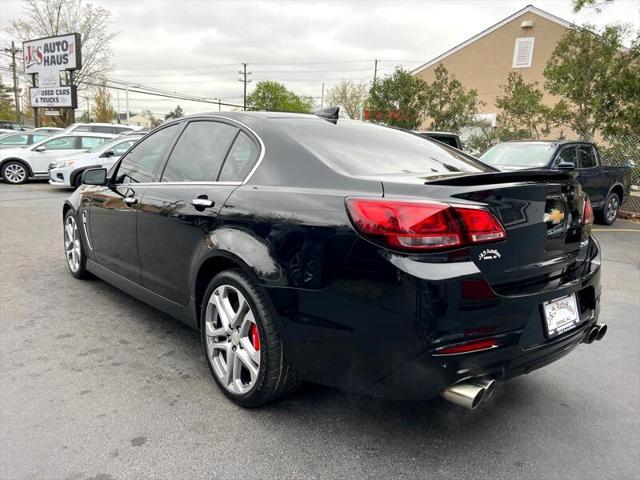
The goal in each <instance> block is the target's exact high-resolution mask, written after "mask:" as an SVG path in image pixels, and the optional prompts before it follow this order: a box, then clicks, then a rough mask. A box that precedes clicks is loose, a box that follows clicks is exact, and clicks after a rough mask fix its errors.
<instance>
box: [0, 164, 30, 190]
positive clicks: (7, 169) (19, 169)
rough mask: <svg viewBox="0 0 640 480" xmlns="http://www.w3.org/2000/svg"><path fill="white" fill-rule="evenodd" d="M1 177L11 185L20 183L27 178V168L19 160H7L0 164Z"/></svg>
mask: <svg viewBox="0 0 640 480" xmlns="http://www.w3.org/2000/svg"><path fill="white" fill-rule="evenodd" d="M2 179H3V180H4V181H5V182H6V183H9V184H11V185H20V184H21V183H25V182H26V181H27V180H28V179H29V169H28V168H27V166H26V165H25V164H24V163H22V162H21V161H19V160H9V161H8V162H7V163H5V164H4V165H3V166H2Z"/></svg>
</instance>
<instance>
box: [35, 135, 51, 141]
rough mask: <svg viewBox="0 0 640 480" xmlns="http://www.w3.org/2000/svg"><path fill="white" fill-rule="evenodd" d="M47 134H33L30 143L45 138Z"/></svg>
mask: <svg viewBox="0 0 640 480" xmlns="http://www.w3.org/2000/svg"><path fill="white" fill-rule="evenodd" d="M48 136H49V135H37V134H36V135H34V136H33V141H32V143H38V142H41V141H42V140H44V139H45V138H47V137H48Z"/></svg>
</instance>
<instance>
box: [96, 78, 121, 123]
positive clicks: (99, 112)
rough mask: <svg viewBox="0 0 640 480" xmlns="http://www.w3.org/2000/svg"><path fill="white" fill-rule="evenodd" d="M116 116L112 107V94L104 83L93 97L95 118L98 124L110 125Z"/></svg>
mask: <svg viewBox="0 0 640 480" xmlns="http://www.w3.org/2000/svg"><path fill="white" fill-rule="evenodd" d="M115 114H116V112H115V110H114V109H113V107H112V106H111V94H110V93H109V90H107V87H106V85H105V84H104V83H103V84H101V85H100V86H99V87H98V88H97V89H96V93H95V94H94V95H93V116H94V117H95V120H96V122H102V123H110V122H112V121H113V117H114V116H115Z"/></svg>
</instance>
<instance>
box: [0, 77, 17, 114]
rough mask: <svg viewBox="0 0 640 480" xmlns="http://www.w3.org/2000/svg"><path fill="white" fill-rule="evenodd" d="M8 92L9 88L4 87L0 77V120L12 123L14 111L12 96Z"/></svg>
mask: <svg viewBox="0 0 640 480" xmlns="http://www.w3.org/2000/svg"><path fill="white" fill-rule="evenodd" d="M9 90H10V89H9V88H7V87H5V85H4V82H3V81H2V77H0V119H2V120H11V121H14V120H15V119H16V109H15V105H14V101H13V95H12V94H11V93H10V92H9Z"/></svg>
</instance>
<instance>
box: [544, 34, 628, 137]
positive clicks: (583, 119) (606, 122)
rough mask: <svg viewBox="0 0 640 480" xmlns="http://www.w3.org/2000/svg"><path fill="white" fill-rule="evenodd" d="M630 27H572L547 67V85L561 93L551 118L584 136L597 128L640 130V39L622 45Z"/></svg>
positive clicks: (591, 135) (613, 130)
mask: <svg viewBox="0 0 640 480" xmlns="http://www.w3.org/2000/svg"><path fill="white" fill-rule="evenodd" d="M626 35H627V30H626V29H625V28H624V27H620V26H607V27H605V28H604V29H603V30H601V31H600V32H597V33H594V31H592V29H591V28H589V29H588V28H578V29H570V30H567V32H566V33H565V35H564V36H563V37H562V39H561V40H560V42H559V43H558V45H557V46H556V48H555V50H554V51H553V53H552V55H551V57H550V58H549V60H548V62H547V65H546V67H545V70H544V76H545V78H546V82H545V87H546V89H547V90H548V91H549V93H552V94H554V95H558V96H560V97H562V99H561V100H560V101H559V102H558V103H557V104H556V105H555V106H554V107H553V109H552V110H551V116H552V119H553V120H554V121H555V122H557V123H558V124H561V125H564V126H567V127H569V128H570V129H571V130H573V131H574V132H575V133H577V134H578V135H579V136H580V137H581V138H582V139H584V140H589V141H590V140H593V137H594V135H595V133H596V131H598V130H601V131H602V132H603V133H604V134H605V135H613V134H617V133H619V132H620V131H628V130H631V131H634V130H635V131H636V132H637V130H638V128H640V127H638V122H637V121H636V122H635V125H634V124H630V123H629V122H632V121H633V120H634V119H636V120H637V118H638V114H639V113H638V111H639V107H638V102H639V101H640V82H639V81H638V78H639V77H638V73H639V72H640V70H639V67H638V62H639V61H640V60H639V42H638V38H637V37H636V39H635V41H634V42H633V46H632V48H631V49H627V48H625V47H624V45H623V39H624V38H625V36H626Z"/></svg>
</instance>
